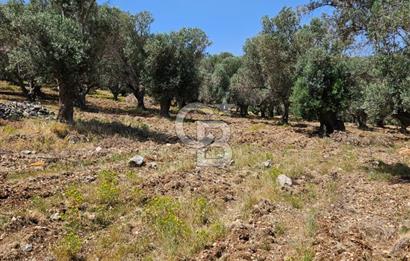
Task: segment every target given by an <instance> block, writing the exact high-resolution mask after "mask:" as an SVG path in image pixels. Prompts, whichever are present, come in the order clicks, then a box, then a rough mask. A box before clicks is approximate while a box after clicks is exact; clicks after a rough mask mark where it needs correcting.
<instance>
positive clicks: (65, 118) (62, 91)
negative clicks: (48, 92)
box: [57, 83, 75, 124]
mask: <svg viewBox="0 0 410 261" xmlns="http://www.w3.org/2000/svg"><path fill="white" fill-rule="evenodd" d="M74 89H75V88H74V87H73V86H70V85H69V84H67V83H61V84H60V86H59V105H60V109H59V111H58V116H57V119H58V120H59V121H60V122H64V123H68V124H74V99H75V91H74Z"/></svg>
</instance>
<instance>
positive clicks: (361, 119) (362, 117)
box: [356, 110, 368, 130]
mask: <svg viewBox="0 0 410 261" xmlns="http://www.w3.org/2000/svg"><path fill="white" fill-rule="evenodd" d="M356 122H357V124H358V125H359V129H362V130H365V129H367V128H368V127H367V113H366V112H365V111H364V110H359V111H358V112H357V114H356Z"/></svg>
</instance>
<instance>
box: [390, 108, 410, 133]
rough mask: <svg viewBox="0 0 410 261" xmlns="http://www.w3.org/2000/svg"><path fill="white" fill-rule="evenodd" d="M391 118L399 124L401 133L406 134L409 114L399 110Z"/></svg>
mask: <svg viewBox="0 0 410 261" xmlns="http://www.w3.org/2000/svg"><path fill="white" fill-rule="evenodd" d="M393 117H394V118H395V119H397V120H398V121H399V122H400V127H401V131H402V132H404V133H405V132H407V127H409V126H410V112H406V111H403V110H400V111H399V112H398V113H396V114H394V115H393Z"/></svg>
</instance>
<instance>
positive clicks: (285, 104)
mask: <svg viewBox="0 0 410 261" xmlns="http://www.w3.org/2000/svg"><path fill="white" fill-rule="evenodd" d="M289 107H290V103H289V102H288V101H284V102H283V114H282V124H288V123H289Z"/></svg>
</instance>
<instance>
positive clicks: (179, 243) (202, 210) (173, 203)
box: [143, 196, 225, 260]
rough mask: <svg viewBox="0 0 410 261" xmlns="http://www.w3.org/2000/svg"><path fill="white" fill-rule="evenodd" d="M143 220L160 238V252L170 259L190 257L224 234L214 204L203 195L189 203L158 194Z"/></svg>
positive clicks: (147, 207)
mask: <svg viewBox="0 0 410 261" xmlns="http://www.w3.org/2000/svg"><path fill="white" fill-rule="evenodd" d="M143 221H144V223H146V224H147V225H148V227H150V228H151V229H152V231H153V232H154V234H155V235H156V237H157V239H158V240H159V242H160V245H159V246H158V248H159V252H161V253H162V254H163V255H164V256H165V257H166V259H170V260H173V259H175V258H177V257H178V258H181V257H188V256H191V255H193V254H195V253H197V252H198V251H200V250H201V249H203V248H204V247H205V246H206V245H208V244H210V243H211V242H213V241H214V240H216V239H217V238H219V237H221V236H222V235H223V234H224V233H225V226H224V225H223V223H222V222H220V220H219V219H218V218H217V214H216V213H215V207H214V206H213V205H212V204H210V203H209V202H208V201H207V199H205V198H202V197H198V198H194V199H191V200H188V201H186V202H181V201H179V200H177V199H175V198H171V197H167V196H160V197H155V198H153V199H152V200H151V201H150V202H149V203H148V204H147V205H146V207H145V209H144V214H143Z"/></svg>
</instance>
